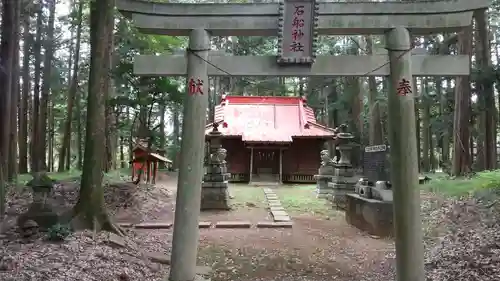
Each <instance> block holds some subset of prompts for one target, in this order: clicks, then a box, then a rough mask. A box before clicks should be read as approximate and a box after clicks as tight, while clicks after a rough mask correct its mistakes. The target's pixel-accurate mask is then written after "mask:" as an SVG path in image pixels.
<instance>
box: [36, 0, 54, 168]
mask: <svg viewBox="0 0 500 281" xmlns="http://www.w3.org/2000/svg"><path fill="white" fill-rule="evenodd" d="M48 6H49V21H48V24H47V34H46V36H47V37H46V38H45V39H44V44H43V45H44V49H45V53H44V58H45V60H44V62H43V83H42V91H41V94H42V95H41V105H40V118H39V121H40V124H39V125H38V130H39V133H38V137H39V138H38V139H37V143H38V142H40V144H39V149H40V151H39V153H40V154H39V157H40V159H39V165H40V166H39V168H40V169H42V170H47V159H46V158H47V120H48V108H49V94H50V89H51V86H50V85H51V80H52V79H51V78H52V77H51V74H52V59H53V57H54V43H53V42H54V23H55V16H56V0H49V1H48Z"/></svg>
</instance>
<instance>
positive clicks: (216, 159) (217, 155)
mask: <svg viewBox="0 0 500 281" xmlns="http://www.w3.org/2000/svg"><path fill="white" fill-rule="evenodd" d="M226 156H227V150H226V149H225V148H219V149H217V151H216V152H214V153H212V155H210V159H211V161H212V163H221V164H222V163H226Z"/></svg>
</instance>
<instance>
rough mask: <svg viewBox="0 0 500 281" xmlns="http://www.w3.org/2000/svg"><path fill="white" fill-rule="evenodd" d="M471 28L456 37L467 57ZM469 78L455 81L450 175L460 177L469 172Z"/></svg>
mask: <svg viewBox="0 0 500 281" xmlns="http://www.w3.org/2000/svg"><path fill="white" fill-rule="evenodd" d="M471 39H472V28H471V27H468V28H466V29H464V31H463V32H462V33H460V34H459V35H458V44H457V50H458V53H459V54H465V55H469V56H470V54H471V49H472V40H471ZM470 90H471V89H470V77H469V76H467V77H457V78H456V81H455V108H454V116H453V132H454V133H453V166H452V174H453V175H455V176H462V175H464V174H466V173H469V172H470V168H471V163H470V150H469V137H470V132H469V121H470V120H469V117H470Z"/></svg>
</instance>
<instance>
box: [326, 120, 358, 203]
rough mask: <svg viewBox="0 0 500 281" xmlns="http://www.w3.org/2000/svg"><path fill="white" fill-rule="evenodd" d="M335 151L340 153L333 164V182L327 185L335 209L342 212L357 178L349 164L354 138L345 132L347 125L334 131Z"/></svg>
mask: <svg viewBox="0 0 500 281" xmlns="http://www.w3.org/2000/svg"><path fill="white" fill-rule="evenodd" d="M335 130H336V131H337V136H336V139H335V141H336V149H337V150H338V151H339V152H340V159H339V160H338V162H337V163H335V164H334V165H335V172H334V177H333V181H332V182H330V183H328V186H329V187H330V188H331V189H332V196H330V201H332V203H333V205H334V207H335V208H338V209H342V210H344V209H345V207H346V195H347V194H348V193H352V192H354V187H355V185H356V182H357V181H358V179H359V177H358V176H356V175H355V173H354V169H353V167H352V164H351V155H350V152H351V150H352V147H353V144H352V143H351V141H352V139H353V138H354V136H353V135H352V134H351V133H348V132H347V125H345V124H344V125H340V126H339V127H338V128H336V129H335Z"/></svg>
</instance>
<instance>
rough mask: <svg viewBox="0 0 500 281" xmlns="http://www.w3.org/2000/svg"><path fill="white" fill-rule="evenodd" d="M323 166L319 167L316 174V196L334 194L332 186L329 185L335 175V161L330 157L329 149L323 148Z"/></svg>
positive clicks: (321, 154) (321, 196) (324, 196)
mask: <svg viewBox="0 0 500 281" xmlns="http://www.w3.org/2000/svg"><path fill="white" fill-rule="evenodd" d="M320 156H321V166H320V167H319V169H318V174H317V175H315V176H314V178H315V179H316V197H317V198H328V197H329V196H331V195H332V188H331V187H330V186H328V184H329V183H330V182H332V180H333V177H334V175H335V162H334V160H332V159H331V158H330V152H329V151H328V150H322V151H321V153H320Z"/></svg>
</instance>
